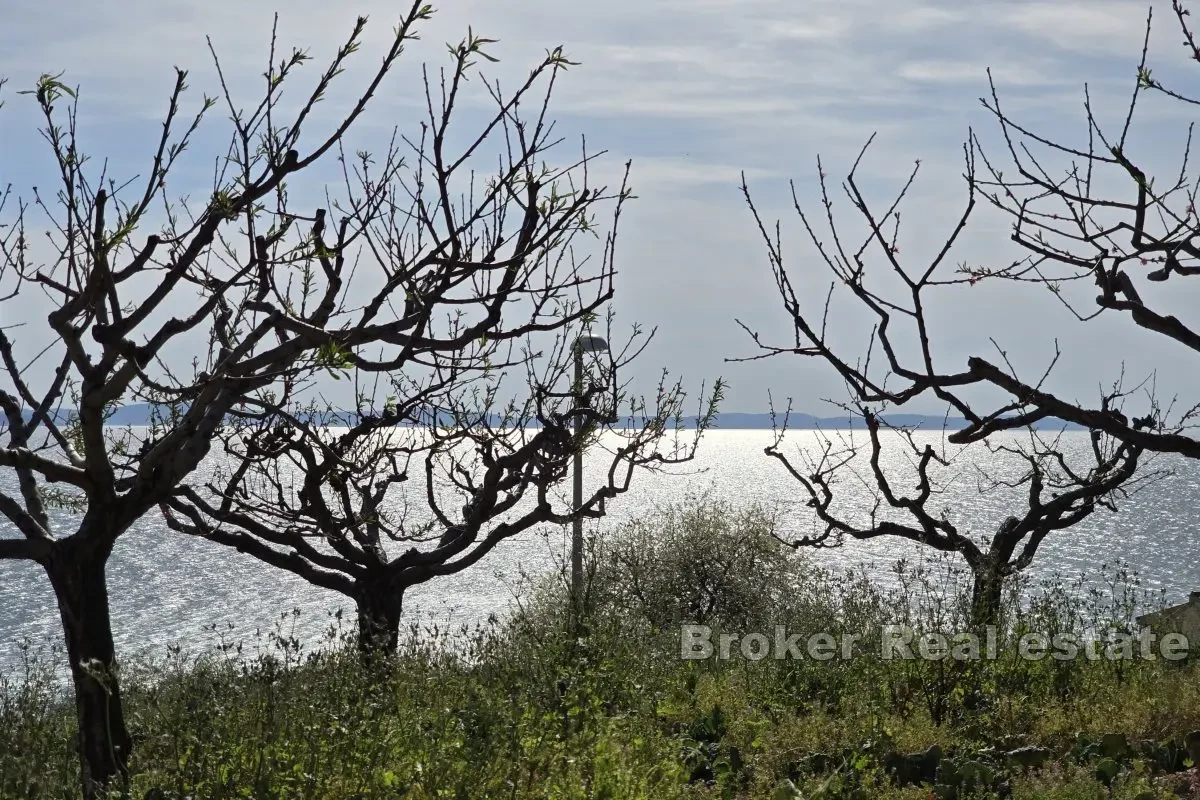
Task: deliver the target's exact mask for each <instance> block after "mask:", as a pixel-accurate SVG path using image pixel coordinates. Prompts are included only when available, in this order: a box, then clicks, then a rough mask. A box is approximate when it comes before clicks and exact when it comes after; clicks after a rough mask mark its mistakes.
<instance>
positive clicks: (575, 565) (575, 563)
mask: <svg viewBox="0 0 1200 800" xmlns="http://www.w3.org/2000/svg"><path fill="white" fill-rule="evenodd" d="M574 349H575V387H576V389H575V391H576V392H579V393H580V395H582V393H583V354H584V353H605V352H608V342H606V341H604V339H602V338H601V337H599V336H580V337H579V339H577V340H576V341H575V348H574ZM582 428H583V420H582V418H581V415H579V414H576V415H575V435H576V436H578V435H579V432H580V431H581V430H582ZM574 466H575V470H574V471H575V475H574V481H575V486H574V497H573V502H572V505H573V507H574V510H575V511H576V513H577V515H576V517H575V519H574V520H573V521H572V523H571V615H572V616H573V617H574V620H573V624H572V626H571V627H572V630H573V632H574V633H576V634H578V632H579V624H578V623H579V614H580V612H581V611H582V610H583V517H580V516H578V511H579V508H580V506H582V505H583V448H582V447H581V448H579V449H578V450H576V451H575V465H574Z"/></svg>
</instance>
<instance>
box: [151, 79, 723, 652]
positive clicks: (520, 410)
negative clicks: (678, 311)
mask: <svg viewBox="0 0 1200 800" xmlns="http://www.w3.org/2000/svg"><path fill="white" fill-rule="evenodd" d="M468 66H469V65H468V62H466V61H463V60H458V61H456V64H455V65H454V68H452V71H451V74H450V76H449V78H446V79H445V80H444V84H443V85H444V91H443V94H442V96H440V100H439V103H436V102H434V98H433V91H432V90H431V89H430V85H428V83H427V84H426V97H427V101H428V102H427V109H428V118H427V121H426V126H427V128H426V130H427V132H428V133H427V136H426V137H425V138H422V139H420V140H418V142H409V143H408V146H409V148H410V149H412V150H413V151H414V152H413V163H414V164H415V174H414V175H412V176H410V178H407V179H403V178H401V176H400V172H398V166H400V164H401V162H402V161H403V160H402V157H401V154H400V152H398V151H392V152H390V154H388V155H386V157H384V158H383V160H382V163H383V164H384V166H383V167H382V168H378V169H377V173H378V174H379V175H384V176H386V178H384V179H372V178H371V174H370V172H368V167H370V164H368V162H367V161H365V160H362V161H361V163H360V164H359V166H358V168H356V169H355V170H354V174H353V175H350V174H349V173H347V176H346V178H347V188H348V192H350V193H352V194H354V196H355V197H365V198H378V201H376V203H373V204H370V203H359V204H356V205H355V206H354V209H353V211H352V213H350V215H349V218H352V219H354V223H355V224H356V225H358V227H359V228H360V229H361V230H362V237H364V251H365V252H366V253H367V258H371V259H376V260H380V261H383V260H388V263H389V269H390V270H391V271H392V275H394V277H392V279H394V281H395V282H396V283H397V284H400V285H404V287H414V288H415V290H413V291H410V295H412V297H410V302H412V303H413V307H414V308H419V309H420V313H421V325H422V326H425V327H426V330H427V331H433V330H437V331H443V329H444V332H439V335H438V336H432V335H428V333H427V336H428V338H426V341H424V342H414V343H412V344H410V345H409V347H408V348H406V349H404V350H402V351H401V353H400V354H398V356H397V357H396V359H395V360H392V361H391V362H389V363H388V368H386V372H385V373H383V374H380V373H376V374H374V377H373V378H372V375H371V373H370V372H361V371H356V372H355V374H356V380H355V383H356V386H355V392H354V393H355V401H356V408H355V409H353V410H350V411H348V413H343V411H341V410H340V409H337V408H335V407H334V405H331V404H328V403H326V404H325V405H319V404H316V405H314V404H312V403H311V402H308V403H306V402H301V401H296V402H294V403H290V404H289V403H287V402H281V398H275V397H272V398H269V399H268V401H265V402H263V403H262V404H260V405H259V408H256V409H253V410H252V411H251V410H247V411H246V413H245V414H244V415H242V416H241V419H240V420H239V422H238V423H234V425H230V426H228V427H226V428H224V429H222V431H221V432H220V433H218V435H220V439H221V443H222V453H223V456H226V459H224V461H223V463H222V464H220V465H218V467H217V468H216V471H215V474H214V476H212V479H211V480H209V481H208V482H206V485H205V486H203V487H191V486H180V488H179V491H178V492H176V494H175V497H173V498H172V499H170V500H168V501H167V503H164V504H163V507H164V511H166V516H167V519H168V524H169V525H170V527H172V528H174V529H175V530H179V531H182V533H187V534H192V535H197V536H203V537H205V539H209V540H211V541H215V542H218V543H223V545H227V546H230V547H235V548H238V549H239V551H242V552H245V553H248V554H251V555H254V557H256V558H258V559H260V560H263V561H265V563H268V564H271V565H274V566H277V567H281V569H284V570H288V571H290V572H294V573H295V575H299V576H300V577H304V578H305V579H307V581H310V582H312V583H313V584H316V585H319V587H323V588H326V589H331V590H334V591H337V593H341V594H343V595H346V596H347V597H349V599H352V600H354V602H355V604H356V608H358V620H359V646H360V651H361V654H362V657H364V660H365V661H366V662H372V661H374V660H376V658H377V656H378V655H380V652H386V651H391V650H394V649H395V645H396V639H397V633H398V626H400V614H401V609H402V604H403V595H404V591H406V590H407V589H409V588H410V587H413V585H416V584H420V583H424V582H426V581H430V579H432V578H434V577H438V576H448V575H454V573H456V572H458V571H461V570H463V569H466V567H468V566H470V565H473V564H475V563H478V561H479V559H481V558H484V557H485V555H486V554H487V553H488V552H491V551H492V549H493V548H494V547H496V546H497V545H498V543H499V542H502V541H504V540H505V539H509V537H511V536H515V535H517V534H521V533H523V531H526V530H529V529H532V528H534V527H535V525H540V524H546V523H558V524H562V523H566V522H570V521H572V519H575V518H576V517H578V516H586V517H596V516H600V515H601V513H602V512H604V501H605V500H606V499H611V498H613V497H616V495H617V494H619V493H622V492H625V491H626V489H628V488H629V486H630V481H631V479H632V473H634V470H635V469H637V468H652V469H653V468H658V467H661V465H664V464H670V463H679V462H683V461H688V459H690V458H691V457H692V455H694V453H695V446H696V444H697V441H698V437H700V435H701V433H702V432H703V429H704V428H707V427H708V425H709V422H710V419H712V411H713V409H714V408H715V402H716V399H719V395H720V391H721V385H720V384H718V385H716V386H715V387H714V395H713V396H712V398H710V399H709V403H708V408H707V409H706V408H704V407H703V405H702V407H701V408H698V409H697V413H698V414H697V420H698V422H700V423H698V425H697V426H696V428H695V429H694V431H692V432H691V433H690V435H689V437H688V439H689V440H688V441H686V443H682V441H680V439H679V438H678V437H677V435H676V437H671V440H670V443H667V441H666V439H667V434H668V433H671V429H672V426H676V425H677V423H678V422H679V421H680V417H682V416H683V413H684V408H683V401H684V392H683V389H682V386H680V385H679V384H678V383H674V384H670V383H667V381H666V377H665V375H664V379H662V380H661V381H660V384H659V386H658V389H656V391H655V396H654V397H653V399H652V401H646V399H644V398H636V397H634V396H630V395H629V392H628V391H626V390H628V386H625V385H622V384H620V383H618V373H619V372H622V371H623V369H624V368H626V367H628V366H629V365H630V363H631V362H632V361H634V359H635V357H636V356H637V355H640V354H641V353H642V351H643V349H644V345H646V343H647V342H648V338H649V337H646V336H642V335H641V332H640V331H636V330H635V332H634V336H632V337H631V338H630V341H629V342H628V343H626V344H625V345H624V347H623V348H620V349H619V350H617V351H610V353H608V356H607V359H606V361H605V363H598V365H596V367H598V374H596V375H595V377H594V378H595V379H594V380H592V381H590V383H589V384H588V385H586V386H571V385H570V381H571V380H572V377H571V374H570V369H569V368H570V366H571V363H572V362H574V350H572V345H574V342H575V341H577V338H578V336H580V335H581V331H586V330H589V329H590V327H592V326H593V325H594V319H595V315H596V314H598V312H599V311H600V309H601V307H602V306H604V305H605V303H607V302H608V301H610V300H611V299H612V296H613V289H612V281H613V276H614V275H616V260H614V258H616V245H617V221H618V218H619V216H620V211H622V207H623V204H624V203H625V200H626V199H628V198H629V191H628V187H626V186H625V185H622V187H620V188H619V191H617V192H614V193H611V194H610V193H607V192H606V191H605V190H589V187H588V175H587V168H588V164H589V162H590V160H592V157H589V156H588V155H587V154H586V152H584V154H582V155H581V156H580V157H578V160H576V161H574V162H571V163H570V164H569V166H568V167H565V168H563V169H560V170H557V172H553V170H550V169H547V168H545V167H542V166H541V164H542V163H544V161H545V160H546V158H548V157H550V156H551V155H553V154H551V152H550V151H551V149H552V148H553V146H556V145H557V144H558V140H557V139H554V138H553V136H552V126H551V125H548V124H547V122H546V114H547V110H548V101H550V89H551V88H552V82H547V86H546V91H545V94H544V95H541V97H540V100H539V102H538V103H536V104H535V106H533V108H534V110H535V116H534V118H533V119H532V120H528V121H527V120H524V119H522V118H521V116H520V115H518V107H521V106H522V101H524V106H526V107H528V106H529V102H528V98H526V97H524V95H527V94H529V90H530V89H533V88H535V86H536V85H538V83H536V82H535V80H533V79H532V80H530V82H529V83H528V84H526V86H523V88H522V89H521V90H518V92H517V95H516V96H514V97H511V98H505V97H503V96H502V95H500V94H499V90H498V88H496V89H494V90H493V92H492V97H493V100H494V102H496V110H494V115H493V118H492V120H491V121H490V124H488V125H487V126H486V130H487V131H488V132H491V133H492V136H491V137H487V138H484V139H480V140H476V142H474V143H473V144H472V145H470V148H472V149H474V150H479V149H480V148H482V146H485V145H486V144H487V143H488V142H491V140H492V139H494V140H497V142H498V143H499V144H500V149H502V150H503V156H502V162H500V168H499V169H498V170H497V173H496V174H493V175H491V176H490V178H488V179H487V180H486V182H485V191H482V192H479V193H478V194H476V192H478V186H476V184H478V182H479V179H478V174H476V173H474V172H472V173H469V174H468V175H467V176H466V179H464V180H462V181H461V182H462V184H464V185H466V191H458V188H456V187H457V186H458V185H460V173H461V172H463V170H466V164H468V161H467V158H466V157H464V156H461V155H458V154H455V156H454V157H451V156H449V155H448V154H446V152H445V151H444V148H445V145H444V142H445V140H446V133H448V125H449V121H450V119H451V114H450V112H451V107H452V103H454V102H455V97H456V96H457V94H458V90H460V86H461V84H462V82H463V80H466V77H467V67H468ZM552 67H553V61H550V60H547V61H546V62H544V64H542V65H540V66H539V67H538V68H536V70H535V71H534V73H533V77H538V76H539V74H540V73H541V72H544V71H547V70H551V68H552ZM550 77H552V74H551V76H550ZM468 155H470V154H468ZM626 173H628V168H626ZM380 180H386V181H389V182H388V184H386V185H385V184H383V182H380ZM539 181H541V182H546V184H548V185H551V186H552V188H551V190H550V196H548V197H550V200H548V204H545V205H544V206H542V207H539V206H536V205H535V204H533V203H532V201H529V200H527V199H526V193H527V192H528V188H527V187H528V186H532V185H535V184H538V182H539ZM554 187H565V188H563V190H559V188H554ZM451 198H461V199H456V200H452V199H451ZM576 198H581V200H578V201H577V200H576ZM606 200H611V205H612V207H613V211H612V213H613V219H612V227H611V229H610V230H608V231H607V233H606V234H605V235H604V237H600V235H599V233H598V231H599V228H598V227H596V223H595V219H594V212H595V210H596V209H598V207H599V204H600V203H604V201H606ZM580 236H583V237H586V239H590V240H592V241H594V242H598V245H599V247H598V248H599V253H598V257H596V258H592V259H590V260H589V259H588V258H581V255H582V254H583V252H584V249H583V248H581V247H580V242H577V241H576V240H577V239H578V237H580ZM449 240H460V241H463V242H469V245H468V246H467V252H468V253H469V255H468V257H467V258H466V259H456V260H449V259H443V258H439V257H438V258H428V257H427V255H428V253H431V252H434V253H436V251H438V249H440V248H442V242H444V241H449ZM583 247H586V243H584V245H583ZM464 315H475V317H485V318H490V319H491V323H490V325H488V327H487V329H486V330H484V331H482V335H480V336H475V337H474V338H469V339H466V338H464V339H462V347H460V348H458V349H456V350H452V351H446V350H443V349H440V348H438V347H430V345H433V344H437V343H438V342H440V341H442V339H444V338H448V337H452V336H457V335H458V331H460V329H461V326H462V319H463V318H464ZM610 323H611V320H610ZM610 327H611V325H610ZM610 336H611V332H610ZM352 356H353V354H349V353H348V354H344V359H343V361H341V362H338V365H335V366H346V367H356V362H355V360H354V357H352ZM518 372H520V373H522V374H521V375H520V378H518V385H517V386H516V387H515V391H516V396H510V397H503V392H504V387H503V383H504V380H505V379H512V375H514V374H515V373H518ZM380 379H382V380H380ZM620 411H625V413H626V419H625V422H626V425H622V417H620ZM618 425H620V427H616V426H618ZM337 426H342V427H344V428H346V429H344V431H342V429H341V428H340V427H337ZM601 433H607V434H608V435H607V437H602V439H604V440H605V444H606V445H608V446H610V447H611V462H610V468H608V470H607V475H606V477H607V480H606V482H605V485H604V486H602V487H601V488H599V489H596V491H595V492H594V493H593V494H592V497H589V498H588V499H587V500H586V501H584V503H583V504H582V506H581V507H580V509H578V510H574V509H564V507H556V505H554V503H553V500H554V497H553V494H552V491H553V489H554V488H556V486H557V485H558V483H559V482H560V481H562V480H563V479H564V477H565V476H566V473H568V468H569V465H570V462H571V458H572V456H574V453H575V452H576V451H578V450H580V449H582V447H584V446H586V445H587V444H588V443H590V441H594V440H596V439H601V435H600V434H601ZM660 445H666V446H660ZM414 470H415V471H416V475H412V474H410V473H412V471H414ZM414 477H415V479H418V480H420V482H421V486H420V488H419V489H418V491H416V494H418V500H416V503H415V504H412V505H410V504H409V503H408V501H407V500H408V497H409V495H408V493H407V489H408V483H409V481H410V480H413V479H414ZM401 500H403V503H401ZM422 511H424V512H427V515H428V516H427V517H426V518H424V519H421V521H420V522H415V521H414V518H415V517H419V516H421V512H422ZM389 548H391V551H392V552H389Z"/></svg>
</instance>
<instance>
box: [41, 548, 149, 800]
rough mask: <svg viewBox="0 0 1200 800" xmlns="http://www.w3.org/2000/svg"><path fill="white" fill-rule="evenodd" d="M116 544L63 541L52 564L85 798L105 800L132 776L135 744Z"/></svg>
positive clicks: (50, 572) (48, 564)
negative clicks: (116, 631)
mask: <svg viewBox="0 0 1200 800" xmlns="http://www.w3.org/2000/svg"><path fill="white" fill-rule="evenodd" d="M110 552H111V545H106V546H96V545H92V546H88V544H87V543H82V544H81V543H78V542H72V541H63V542H60V543H59V544H58V545H57V546H56V547H55V552H54V554H53V555H52V556H51V557H50V558H49V559H48V560H47V562H46V565H45V567H46V571H47V573H48V575H49V577H50V583H51V585H52V586H53V587H54V594H55V597H56V599H57V600H58V610H59V617H60V618H61V620H62V626H63V637H64V639H65V642H66V647H67V657H68V659H69V660H70V663H71V679H72V682H73V684H74V688H75V710H76V715H77V717H78V725H79V740H78V749H79V760H80V767H81V776H82V779H83V795H84V797H85V798H88V800H91V798H97V797H100V796H101V795H102V794H103V793H104V792H105V790H106V789H108V788H110V787H112V786H113V784H114V783H115V782H120V781H123V780H124V778H125V777H126V776H127V775H128V773H129V752H130V748H131V741H130V738H129V731H128V729H127V728H126V727H125V713H124V708H123V706H122V703H121V687H120V681H119V680H118V673H117V669H116V667H117V665H116V652H115V646H114V644H113V635H112V620H111V618H110V616H109V607H108V583H107V580H106V577H105V566H106V562H107V561H108V555H109V553H110Z"/></svg>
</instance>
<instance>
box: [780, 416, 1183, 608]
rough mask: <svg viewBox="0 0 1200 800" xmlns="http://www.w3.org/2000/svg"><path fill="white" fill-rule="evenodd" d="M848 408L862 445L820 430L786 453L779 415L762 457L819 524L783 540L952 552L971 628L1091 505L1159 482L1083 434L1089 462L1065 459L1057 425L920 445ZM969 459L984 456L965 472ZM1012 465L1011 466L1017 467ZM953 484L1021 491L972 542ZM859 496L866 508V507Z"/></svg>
mask: <svg viewBox="0 0 1200 800" xmlns="http://www.w3.org/2000/svg"><path fill="white" fill-rule="evenodd" d="M847 408H848V410H851V411H853V412H856V413H857V414H858V415H859V416H860V417H861V418H862V420H863V422H864V424H865V434H866V441H863V440H862V437H856V436H855V432H854V430H851V431H843V432H840V433H838V434H837V435H836V436H833V435H830V434H828V433H820V434H818V438H819V442H820V444H819V447H817V448H815V450H814V449H801V450H800V451H799V452H798V454H797V455H789V454H788V453H787V452H786V451H785V450H784V447H783V444H784V438H785V434H786V431H787V421H788V420H787V418H788V414H787V413H786V412H785V413H784V415H783V420H782V424H781V425H778V426H777V428H776V434H775V441H774V442H773V443H772V444H771V446H769V447H768V448H767V451H766V452H767V454H768V455H770V456H772V457H774V458H776V459H778V460H779V461H780V463H782V464H783V466H784V468H785V469H786V470H787V471H788V473H789V474H790V475H791V476H792V478H793V479H795V480H796V482H797V483H799V484H800V485H801V486H802V487H804V490H805V493H806V494H807V495H808V500H807V502H806V505H807V507H808V508H811V509H812V510H813V514H814V515H815V518H816V519H815V521H816V523H817V524H816V531H815V532H814V533H812V534H806V535H800V536H797V537H794V538H791V539H785V541H787V542H788V543H789V544H791V545H792V546H793V547H817V548H820V547H836V546H838V545H840V544H842V542H843V541H844V540H845V538H846V537H847V536H849V537H851V538H854V539H859V540H869V539H874V538H877V537H880V536H895V537H899V538H901V539H906V540H908V541H911V542H914V543H917V544H921V545H924V546H926V547H931V548H933V549H935V550H939V551H942V552H945V553H957V554H959V555H961V556H962V558H963V560H964V561H965V562H966V564H967V567H968V568H969V569H970V571H971V576H972V581H973V585H972V593H971V616H972V619H973V622H974V624H975V625H976V626H977V627H979V628H982V627H983V626H986V625H991V624H995V623H996V622H998V620H999V611H1000V605H1001V599H1002V591H1003V587H1004V585H1005V581H1006V580H1008V579H1009V578H1011V577H1012V576H1014V575H1016V574H1018V573H1019V572H1021V571H1022V570H1024V569H1025V568H1027V567H1028V566H1029V565H1030V564H1032V563H1033V559H1034V557H1035V556H1036V554H1037V552H1038V548H1039V547H1040V546H1041V545H1042V543H1043V541H1044V540H1045V539H1046V537H1047V536H1049V535H1050V534H1053V533H1055V532H1058V531H1063V530H1067V529H1069V528H1071V527H1073V526H1075V525H1078V524H1079V523H1081V522H1083V521H1084V520H1085V519H1087V518H1088V517H1089V516H1091V514H1092V513H1093V512H1094V511H1096V510H1097V509H1100V508H1105V509H1108V510H1109V511H1113V512H1115V511H1117V505H1116V503H1117V501H1118V500H1119V499H1120V498H1123V497H1126V496H1128V494H1130V493H1132V492H1134V491H1136V490H1137V489H1139V488H1141V487H1142V486H1144V485H1145V484H1146V483H1148V482H1149V481H1152V480H1155V479H1156V478H1158V477H1161V474H1162V473H1161V472H1143V473H1141V474H1138V467H1139V458H1140V457H1141V456H1142V450H1141V449H1140V448H1139V447H1137V446H1134V445H1128V444H1125V443H1121V442H1115V441H1113V440H1108V439H1104V438H1103V437H1101V436H1099V435H1098V434H1094V435H1092V436H1091V437H1090V447H1089V453H1088V458H1087V459H1086V460H1085V459H1081V458H1079V455H1078V454H1077V453H1074V452H1072V450H1073V448H1070V447H1069V446H1068V445H1069V442H1065V441H1064V439H1063V436H1062V433H1063V432H1062V430H1061V429H1060V430H1058V431H1057V432H1055V433H1054V434H1053V435H1047V434H1045V433H1043V432H1041V431H1036V430H1027V431H1025V432H1024V435H1023V436H1022V437H1020V438H1019V439H1016V440H1013V441H1011V442H1007V441H1006V442H1004V443H1001V444H993V443H986V444H976V445H973V446H965V447H954V446H952V445H950V444H949V443H948V441H947V434H948V433H949V430H948V429H946V428H943V430H942V431H941V433H940V436H939V437H937V438H936V439H935V438H933V437H932V436H928V435H927V436H922V437H918V436H917V435H915V433H916V432H915V430H914V429H913V428H911V427H904V426H899V425H891V424H889V423H888V422H887V420H886V418H885V417H883V416H880V414H879V413H877V412H876V411H874V410H872V409H871V408H869V407H867V406H865V405H859V406H857V407H847ZM889 434H890V435H889ZM918 438H920V439H921V441H918ZM889 442H890V443H891V444H892V447H890V448H889V446H888V443H889ZM973 452H974V453H986V454H988V456H989V458H988V459H987V460H986V461H983V463H981V460H980V459H976V460H975V461H974V463H970V464H965V463H964V462H967V461H970V456H971V454H972V453H973ZM901 456H902V458H901ZM988 461H990V462H991V463H987V462H988ZM1005 462H1008V463H1005ZM1013 462H1015V464H1014V463H1013ZM896 463H901V464H902V467H901V470H900V471H901V472H902V475H896V474H895V471H896V470H895V467H894V465H895V464H896ZM889 465H893V466H892V467H891V468H889ZM1015 465H1020V466H1019V468H1017V469H1015V470H1014V469H1013V467H1014V466H1015ZM960 481H966V482H973V483H974V485H975V490H976V491H978V492H979V493H980V494H984V493H990V492H995V491H1005V490H1016V489H1020V490H1023V494H1024V495H1025V498H1024V503H1025V505H1024V506H1023V507H1022V508H1021V511H1020V514H1019V515H1017V514H1012V515H1010V516H1008V517H1006V518H1005V519H1004V521H1003V522H1001V523H1000V525H998V526H997V528H996V530H995V531H994V532H993V533H992V534H991V535H990V537H989V536H987V535H986V534H985V535H983V536H980V534H979V531H978V530H977V528H976V526H975V521H976V517H975V516H974V515H972V514H971V513H970V512H969V511H965V510H962V509H955V508H954V507H953V506H952V505H951V504H950V503H949V502H948V501H947V498H946V495H947V493H948V492H949V491H950V489H951V487H952V485H953V484H954V483H956V482H960ZM848 486H849V487H852V489H851V490H850V491H847V488H846V487H848ZM907 486H912V487H913V489H912V491H907V490H906V489H905V488H904V487H907ZM855 489H861V490H865V492H861V491H855ZM1008 494H1012V493H1008ZM864 495H865V496H866V497H869V498H870V502H868V503H865V504H864V503H863V497H864ZM1015 501H1016V502H1018V503H1020V502H1021V501H1020V499H1015Z"/></svg>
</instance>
